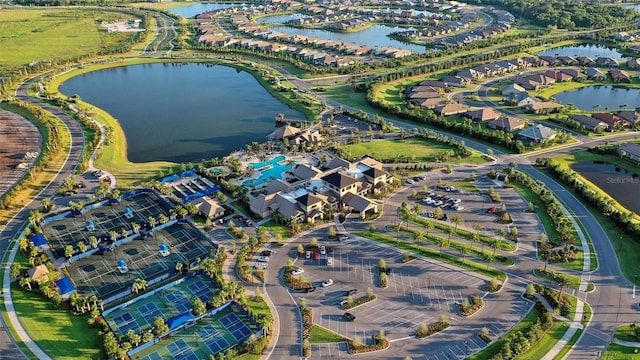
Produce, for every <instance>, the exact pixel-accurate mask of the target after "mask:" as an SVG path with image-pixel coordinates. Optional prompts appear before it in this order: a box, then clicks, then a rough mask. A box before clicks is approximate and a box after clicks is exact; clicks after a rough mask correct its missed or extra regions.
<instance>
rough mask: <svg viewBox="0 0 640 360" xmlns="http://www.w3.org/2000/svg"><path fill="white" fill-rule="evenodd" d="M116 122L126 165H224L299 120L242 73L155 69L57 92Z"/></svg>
mask: <svg viewBox="0 0 640 360" xmlns="http://www.w3.org/2000/svg"><path fill="white" fill-rule="evenodd" d="M60 91H61V92H62V93H63V94H65V95H74V94H78V95H79V96H80V97H81V98H82V99H83V100H85V101H87V102H89V103H91V104H94V105H96V106H98V107H100V108H102V109H104V110H106V111H107V112H109V113H110V114H111V115H112V116H113V117H114V118H116V119H118V121H119V122H120V125H121V126H122V128H123V129H124V132H125V134H126V138H127V153H128V157H129V161H132V162H147V161H156V160H166V161H174V162H189V161H200V160H202V159H209V158H212V157H215V156H218V157H221V156H224V155H227V154H229V153H231V152H232V151H234V150H237V149H240V148H242V147H243V146H244V145H245V144H248V143H251V142H253V141H257V142H263V141H264V140H265V136H266V135H267V134H269V133H270V132H271V131H273V130H274V129H275V120H274V117H275V116H276V115H277V114H278V113H284V114H285V117H287V118H298V119H302V118H304V116H303V115H302V114H301V113H299V112H298V111H295V110H291V109H289V107H288V106H287V105H285V104H283V103H281V102H280V101H278V100H277V99H275V98H274V97H272V96H271V95H270V94H269V93H268V92H267V90H265V89H264V88H263V87H262V86H261V85H260V84H259V83H258V82H257V80H256V79H255V78H254V77H253V76H252V75H251V74H249V73H247V72H245V71H237V70H236V69H234V68H231V67H226V66H219V65H217V66H216V65H205V64H195V63H187V64H177V63H156V64H143V65H132V66H125V67H118V68H112V69H106V70H100V71H95V72H91V73H87V74H84V75H80V76H77V77H74V78H72V79H70V80H68V81H66V82H65V83H63V84H62V85H61V86H60Z"/></svg>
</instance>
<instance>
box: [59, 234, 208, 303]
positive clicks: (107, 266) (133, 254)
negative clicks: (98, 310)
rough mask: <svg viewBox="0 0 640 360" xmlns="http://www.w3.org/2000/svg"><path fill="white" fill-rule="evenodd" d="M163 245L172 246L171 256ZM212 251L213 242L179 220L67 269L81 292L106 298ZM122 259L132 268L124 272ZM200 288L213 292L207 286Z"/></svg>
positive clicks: (189, 262)
mask: <svg viewBox="0 0 640 360" xmlns="http://www.w3.org/2000/svg"><path fill="white" fill-rule="evenodd" d="M161 244H165V245H166V246H167V247H168V249H169V253H170V254H169V255H167V256H162V255H161V254H160V251H159V247H160V245H161ZM212 252H215V248H214V246H213V244H212V243H211V242H210V241H209V240H208V239H206V238H205V237H204V236H203V235H202V234H200V233H199V232H198V231H197V230H196V229H194V228H192V227H191V226H190V225H188V224H186V223H176V224H174V225H172V226H170V227H168V228H165V229H163V230H159V231H156V232H155V233H154V236H153V238H145V239H136V240H132V241H129V242H127V243H125V244H122V245H120V246H118V247H116V248H115V249H114V250H113V251H111V252H103V253H96V254H94V255H91V256H88V257H85V258H82V259H79V260H77V261H74V262H72V263H71V264H70V265H69V266H68V268H67V269H68V271H69V275H70V277H71V279H73V281H74V285H75V286H76V289H77V290H78V292H79V293H80V294H82V295H96V296H98V297H99V298H101V299H103V300H106V299H108V298H110V297H112V296H114V295H117V294H119V293H121V292H123V291H126V290H128V289H130V288H131V286H132V285H133V282H134V281H135V279H137V278H140V279H145V280H147V281H150V280H152V279H155V278H158V277H160V276H162V275H165V274H168V273H171V272H174V271H175V267H176V264H177V263H182V264H191V263H193V262H194V261H195V260H196V259H197V258H201V259H204V258H206V257H208V256H210V254H211V253H212ZM119 260H124V261H125V263H126V265H127V268H128V270H127V271H126V272H124V273H123V272H121V271H120V270H119V269H118V268H117V266H116V265H117V263H118V261H119ZM196 286H202V285H196ZM200 291H202V294H209V291H207V290H206V289H204V288H202V289H200ZM209 296H210V295H209Z"/></svg>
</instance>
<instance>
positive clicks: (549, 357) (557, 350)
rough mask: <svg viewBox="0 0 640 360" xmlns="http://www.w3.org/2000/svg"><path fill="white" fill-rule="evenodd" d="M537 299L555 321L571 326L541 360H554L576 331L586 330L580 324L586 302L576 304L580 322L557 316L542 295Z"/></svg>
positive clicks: (576, 317) (576, 316)
mask: <svg viewBox="0 0 640 360" xmlns="http://www.w3.org/2000/svg"><path fill="white" fill-rule="evenodd" d="M535 297H536V298H537V299H538V300H540V302H541V303H542V305H544V307H545V308H546V309H547V310H548V311H549V312H550V313H551V314H553V318H554V319H557V320H560V321H564V322H566V323H568V324H569V329H567V331H566V332H565V333H564V335H562V338H560V340H558V342H557V343H556V344H555V345H554V346H553V348H552V349H551V350H550V351H549V352H548V353H547V354H546V355H545V356H544V357H542V359H541V360H553V359H554V358H555V357H556V355H558V354H559V353H560V352H561V351H562V349H564V347H565V345H567V343H569V341H570V340H571V338H572V337H573V335H574V334H575V333H576V331H578V329H582V330H584V328H585V326H584V325H582V323H581V322H580V319H582V317H583V314H584V302H582V300H580V299H578V303H577V304H576V314H575V319H579V320H575V319H574V320H569V319H567V318H566V317H564V316H560V315H557V314H555V313H554V312H553V308H552V307H551V305H549V303H548V302H547V300H545V298H544V297H542V295H540V294H535ZM639 345H640V344H639Z"/></svg>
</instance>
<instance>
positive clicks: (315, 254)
mask: <svg viewBox="0 0 640 360" xmlns="http://www.w3.org/2000/svg"><path fill="white" fill-rule="evenodd" d="M319 258H320V254H318V252H317V251H314V252H313V260H318V259H319Z"/></svg>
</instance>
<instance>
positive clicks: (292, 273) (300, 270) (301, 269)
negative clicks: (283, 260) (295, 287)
mask: <svg viewBox="0 0 640 360" xmlns="http://www.w3.org/2000/svg"><path fill="white" fill-rule="evenodd" d="M302 273H304V269H303V268H295V270H291V275H300V274H302Z"/></svg>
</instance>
